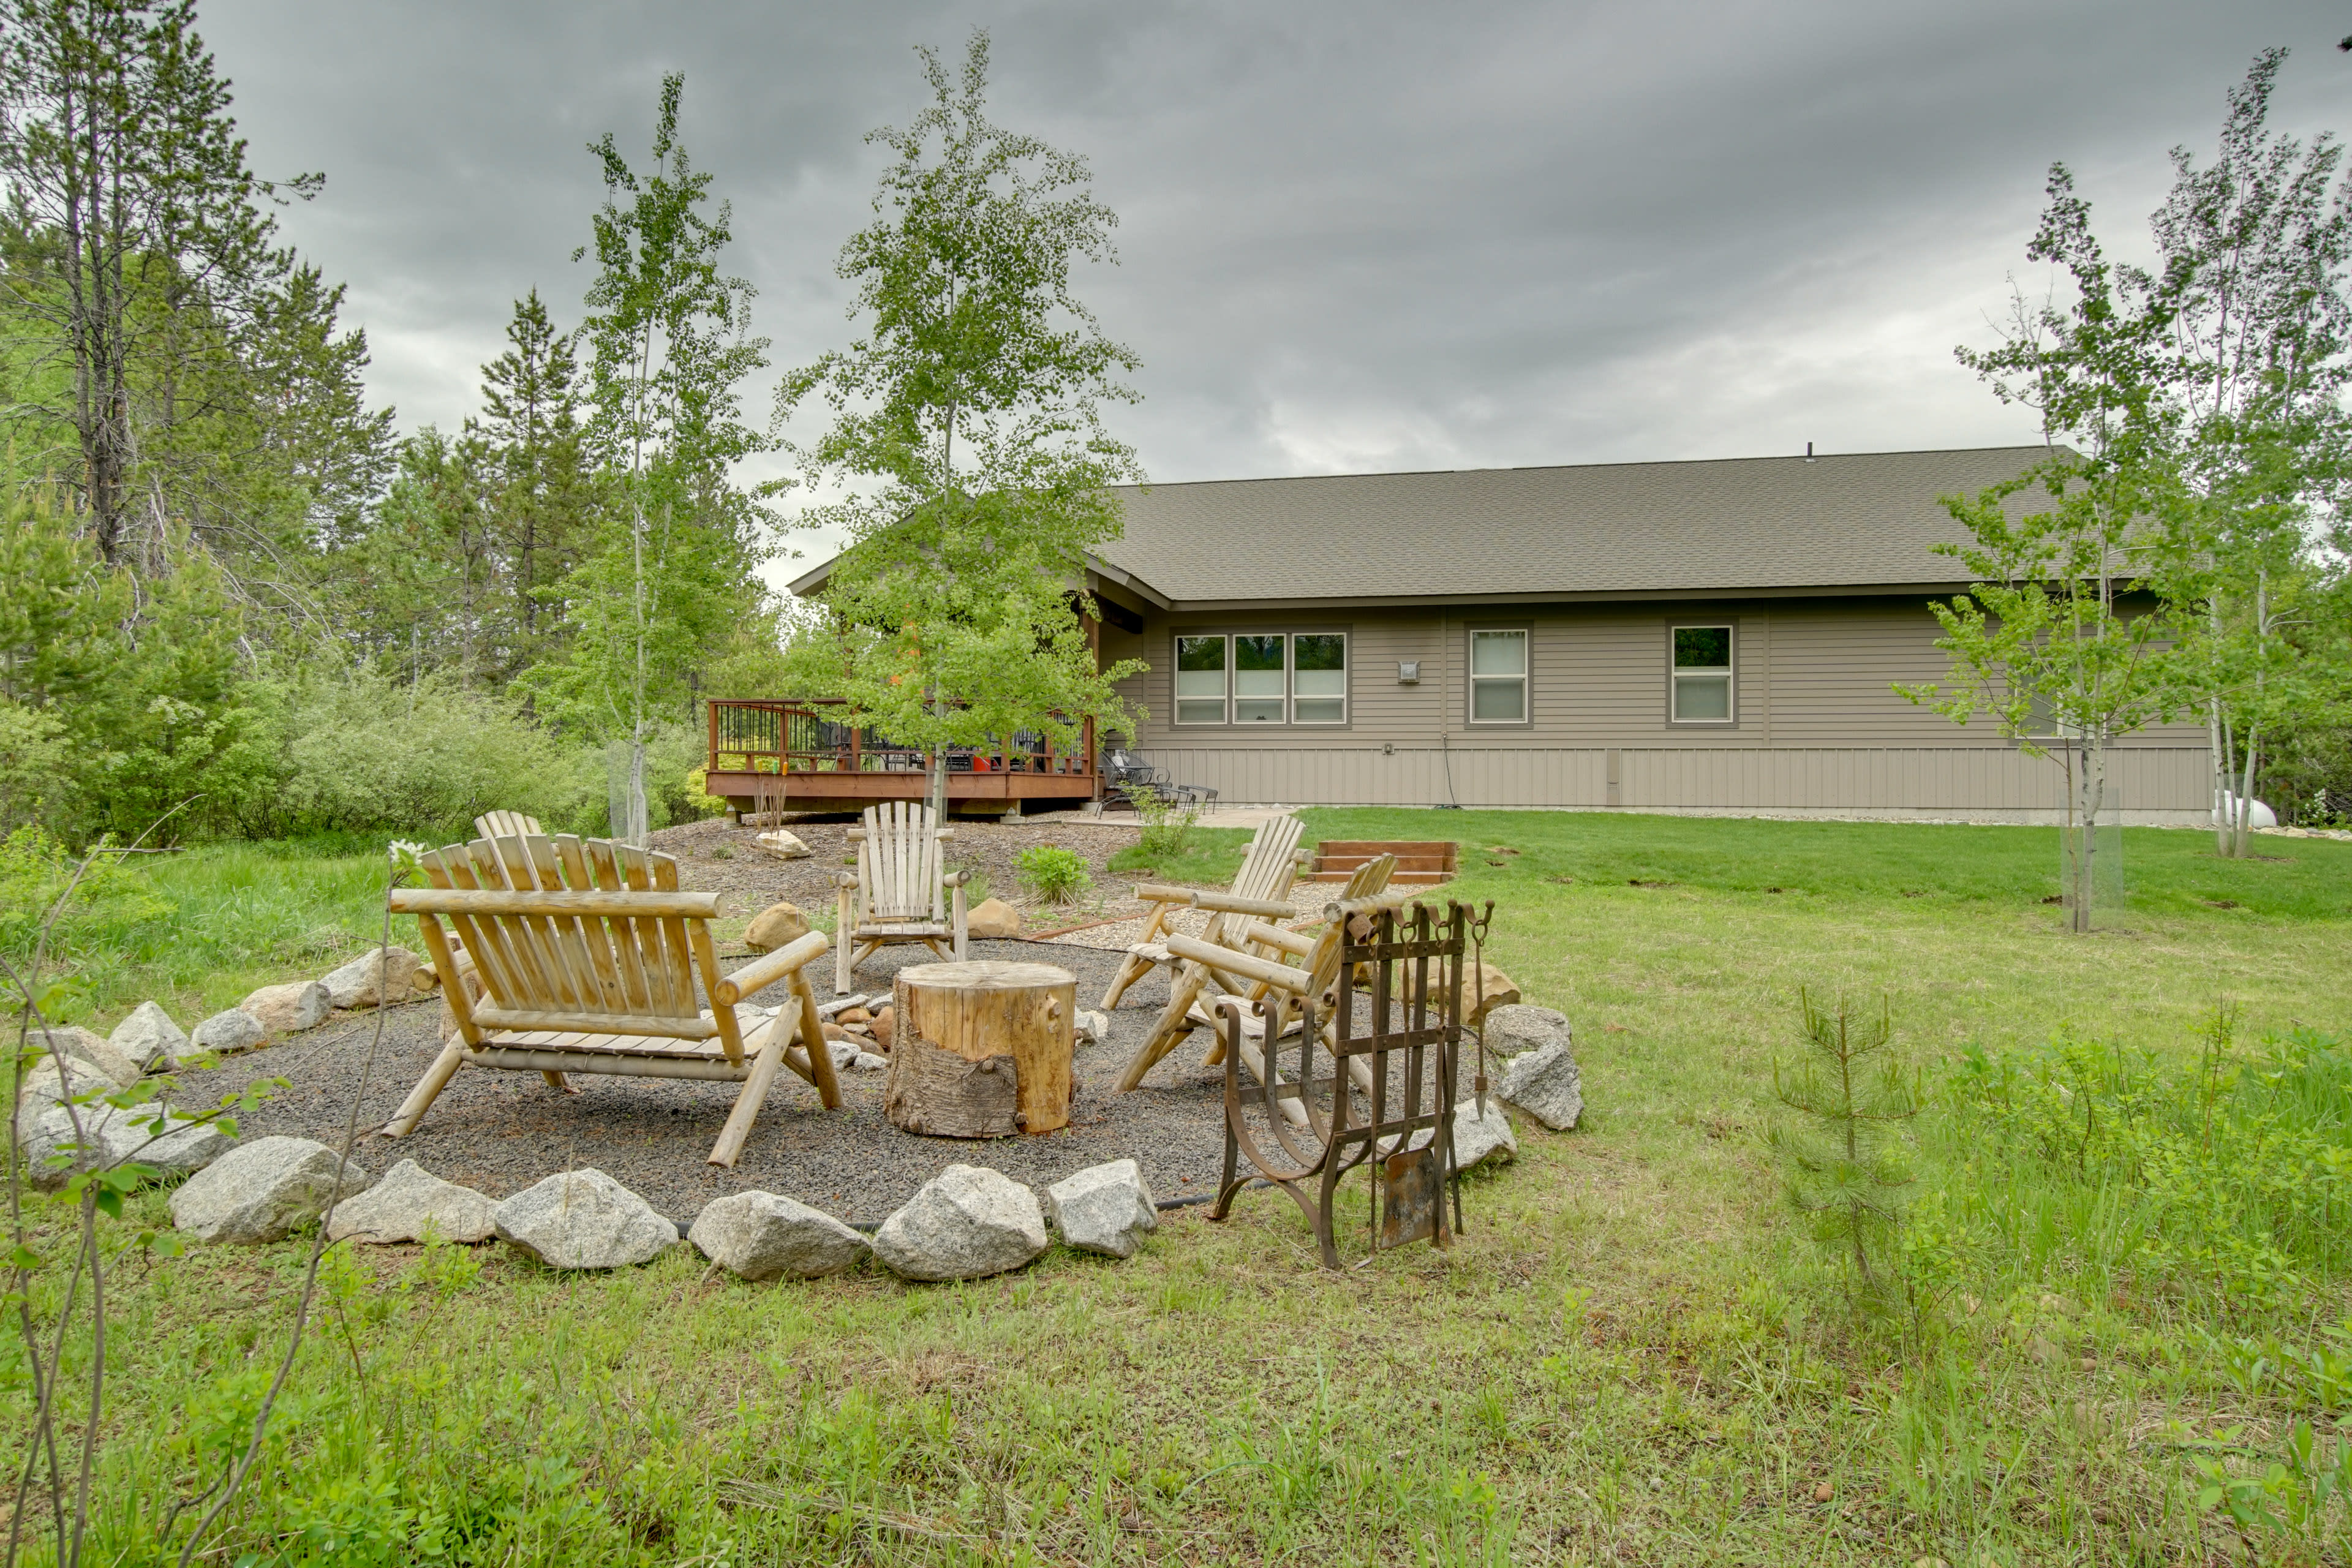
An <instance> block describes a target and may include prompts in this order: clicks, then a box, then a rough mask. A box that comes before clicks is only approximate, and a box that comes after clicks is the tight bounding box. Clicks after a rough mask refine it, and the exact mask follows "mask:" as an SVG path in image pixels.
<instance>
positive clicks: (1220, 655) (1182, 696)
mask: <svg viewBox="0 0 2352 1568" xmlns="http://www.w3.org/2000/svg"><path fill="white" fill-rule="evenodd" d="M1227 658H1228V655H1227V653H1226V649H1225V639H1224V638H1223V637H1178V638H1177V639H1176V722H1178V723H1179V724H1222V723H1223V722H1224V721H1225V665H1226V662H1227Z"/></svg>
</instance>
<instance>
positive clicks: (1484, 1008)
mask: <svg viewBox="0 0 2352 1568" xmlns="http://www.w3.org/2000/svg"><path fill="white" fill-rule="evenodd" d="M1518 1002H1519V988H1518V985H1517V983H1516V982H1514V981H1513V980H1512V979H1511V977H1510V976H1509V975H1507V974H1506V973H1503V972H1502V971H1501V970H1499V969H1497V968H1496V967H1495V966H1494V965H1493V964H1491V963H1482V964H1480V965H1478V967H1477V969H1476V970H1475V972H1473V973H1469V974H1465V975H1464V976H1463V977H1462V1005H1463V1006H1464V1007H1465V1008H1466V1009H1467V1012H1466V1013H1465V1015H1464V1016H1463V1019H1462V1021H1463V1022H1464V1023H1465V1024H1467V1025H1468V1026H1470V1027H1472V1028H1474V1029H1475V1028H1476V1027H1478V1026H1479V1024H1480V1023H1481V1022H1482V1021H1483V1020H1484V1019H1485V1018H1486V1016H1487V1015H1488V1014H1490V1013H1492V1012H1494V1011H1495V1010H1496V1008H1498V1007H1513V1006H1517V1005H1518ZM1541 1010H1543V1011H1549V1009H1541ZM1561 1021H1562V1022H1563V1023H1564V1022H1566V1020H1565V1019H1562V1020H1561Z"/></svg>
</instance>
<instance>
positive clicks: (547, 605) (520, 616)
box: [467, 289, 599, 679]
mask: <svg viewBox="0 0 2352 1568" xmlns="http://www.w3.org/2000/svg"><path fill="white" fill-rule="evenodd" d="M507 344H508V347H507V351H506V352H505V353H502V354H500V355H499V357H498V358H497V359H495V360H493V361H491V362H490V363H488V364H487V365H485V366H483V367H482V414H481V416H480V417H479V418H478V419H477V420H469V421H467V434H468V435H469V436H470V437H473V438H474V439H475V440H477V441H478V442H479V443H481V444H482V446H483V447H484V448H485V451H484V461H485V468H486V473H485V476H484V477H485V479H486V481H487V486H488V505H489V509H490V521H491V525H492V527H493V528H495V529H496V530H497V531H498V535H499V549H500V551H501V552H502V553H503V554H504V556H505V558H506V561H507V571H508V582H509V587H510V592H511V593H512V595H513V598H514V603H513V606H512V616H513V625H512V626H511V628H510V632H509V653H508V657H507V659H506V661H505V667H504V670H503V674H504V675H505V676H506V677H507V678H509V679H511V678H512V677H513V676H514V675H516V674H519V673H520V671H521V670H523V669H524V668H528V667H530V665H532V664H535V663H537V662H539V661H540V660H541V658H545V657H546V656H547V653H548V650H549V648H550V647H551V646H553V645H554V644H555V643H556V642H557V641H558V640H559V639H560V637H562V628H563V620H564V606H563V601H562V595H561V593H560V592H559V590H558V588H557V584H560V583H561V582H562V580H563V578H564V577H565V576H566V575H567V574H569V573H570V572H571V570H572V567H573V566H574V565H576V564H577V563H578V561H579V557H580V552H581V550H582V547H583V543H584V542H587V540H588V539H589V537H590V535H591V532H592V531H593V528H594V526H595V521H596V520H595V513H596V510H597V507H598V504H599V497H598V493H597V490H598V486H597V481H596V476H595V473H594V469H593V465H592V463H591V461H590V458H589V455H588V450H587V445H586V441H585V436H584V432H583V428H582V425H581V417H580V415H581V387H580V366H579V361H578V359H577V357H576V354H575V353H574V339H573V338H572V336H571V335H569V334H564V333H560V332H558V331H556V330H555V326H554V323H553V322H552V321H550V320H549V318H548V314H547V307H546V306H545V305H544V304H543V303H541V300H540V297H539V290H538V289H532V290H531V291H530V294H529V295H528V296H527V297H526V298H524V299H520V300H516V301H515V308H514V318H513V320H511V321H509V322H508V323H507Z"/></svg>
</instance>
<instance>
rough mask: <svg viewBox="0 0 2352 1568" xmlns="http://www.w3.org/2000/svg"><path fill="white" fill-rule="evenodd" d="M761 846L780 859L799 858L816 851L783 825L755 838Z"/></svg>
mask: <svg viewBox="0 0 2352 1568" xmlns="http://www.w3.org/2000/svg"><path fill="white" fill-rule="evenodd" d="M755 842H757V843H758V845H759V846H760V847H761V849H763V850H765V851H767V853H769V854H771V855H772V856H774V857H775V858H777V859H779V860H799V859H803V858H807V857H808V856H809V855H811V854H814V850H812V849H810V848H809V847H808V846H807V845H805V844H803V843H802V842H801V841H800V840H799V839H798V838H796V837H793V835H791V834H789V833H787V832H785V831H784V830H783V829H782V828H781V827H776V828H771V829H770V830H769V831H767V832H765V833H762V834H761V835H760V837H759V838H758V839H757V840H755Z"/></svg>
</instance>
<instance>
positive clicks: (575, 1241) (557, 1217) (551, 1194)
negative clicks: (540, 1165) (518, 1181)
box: [491, 1170, 677, 1268]
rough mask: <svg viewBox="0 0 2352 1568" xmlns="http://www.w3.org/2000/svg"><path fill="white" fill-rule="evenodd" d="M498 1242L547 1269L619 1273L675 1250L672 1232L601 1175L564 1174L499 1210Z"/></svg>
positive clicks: (526, 1190) (667, 1224) (586, 1172)
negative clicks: (614, 1271)
mask: <svg viewBox="0 0 2352 1568" xmlns="http://www.w3.org/2000/svg"><path fill="white" fill-rule="evenodd" d="M491 1222H492V1224H493V1226H495V1227H496V1229H497V1231H498V1233H499V1240H501V1241H505V1242H509V1243H510V1244H512V1245H513V1246H515V1247H519V1248H520V1249H521V1250H522V1251H524V1252H528V1253H530V1255H531V1256H532V1257H533V1258H538V1259H539V1260H540V1261H541V1263H544V1264H546V1265H547V1266H548V1267H549V1268H628V1267H631V1266H634V1265H635V1264H639V1263H650V1262H652V1261H653V1260H654V1259H655V1258H658V1257H660V1256H661V1255H662V1254H663V1253H665V1252H667V1251H668V1250H669V1249H670V1248H671V1247H675V1246H677V1226H675V1225H672V1224H671V1223H670V1222H669V1221H668V1220H666V1219H664V1218H663V1217H662V1216H661V1215H657V1214H656V1213H655V1212H654V1210H653V1205H650V1204H648V1203H646V1200H645V1199H643V1198H641V1197H639V1196H637V1194H635V1193H633V1192H631V1191H629V1189H628V1188H626V1187H625V1186H623V1185H621V1184H620V1183H618V1182H616V1181H614V1180H613V1178H612V1177H610V1176H608V1175H606V1174H605V1173H604V1172H602V1171H597V1170H581V1171H565V1172H563V1173H561V1174H559V1175H553V1176H550V1177H548V1178H547V1179H546V1180H545V1181H543V1182H541V1183H539V1184H536V1185H534V1186H529V1187H525V1188H524V1189H523V1190H522V1191H521V1192H519V1193H517V1194H515V1195H514V1196H512V1197H510V1198H509V1199H508V1200H507V1201H506V1202H504V1203H502V1204H500V1205H499V1206H498V1208H497V1209H496V1211H494V1212H493V1214H492V1215H491Z"/></svg>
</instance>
